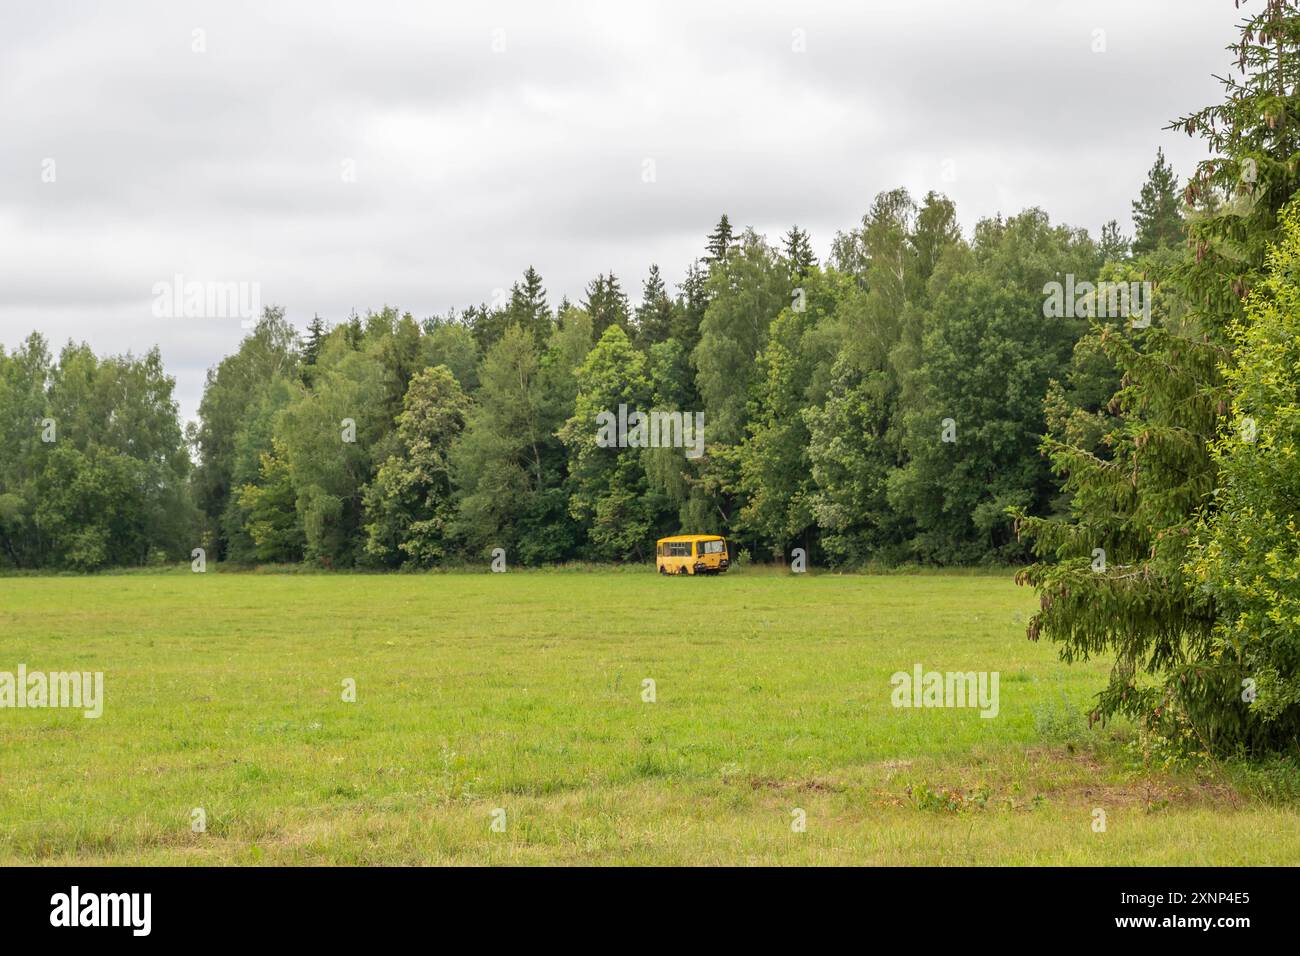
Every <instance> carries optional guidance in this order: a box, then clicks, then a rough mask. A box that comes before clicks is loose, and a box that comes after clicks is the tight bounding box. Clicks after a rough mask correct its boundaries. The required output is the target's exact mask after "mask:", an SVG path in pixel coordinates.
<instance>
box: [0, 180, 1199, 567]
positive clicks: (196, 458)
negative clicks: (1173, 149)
mask: <svg viewBox="0 0 1300 956" xmlns="http://www.w3.org/2000/svg"><path fill="white" fill-rule="evenodd" d="M1134 208H1135V215H1136V216H1137V221H1138V223H1139V230H1138V234H1137V236H1136V239H1135V242H1134V244H1133V250H1130V249H1129V246H1128V243H1126V242H1125V241H1124V239H1123V238H1122V237H1120V235H1119V232H1118V229H1117V228H1116V227H1115V226H1114V224H1113V223H1112V224H1111V226H1108V228H1107V230H1106V231H1105V232H1104V234H1103V235H1102V237H1101V238H1100V240H1094V239H1092V238H1091V237H1090V236H1089V235H1088V234H1087V233H1086V232H1085V231H1084V230H1081V229H1071V228H1069V227H1067V226H1064V225H1059V224H1053V223H1052V222H1051V221H1050V220H1049V218H1048V216H1047V215H1046V214H1045V213H1044V212H1042V211H1041V210H1038V209H1030V210H1026V211H1025V212H1022V213H1020V214H1019V215H1016V216H1012V217H1010V218H1006V219H1003V218H1000V217H999V218H993V219H989V220H985V221H981V222H979V223H978V224H977V225H976V226H975V228H974V231H973V235H972V236H971V238H970V239H966V238H963V236H962V233H961V230H960V228H959V225H958V221H957V216H956V210H955V209H954V207H953V204H952V203H951V202H950V201H949V200H948V199H946V198H945V197H943V196H941V195H939V194H937V193H930V194H929V195H927V196H925V197H924V198H923V199H921V200H920V201H919V202H918V201H917V200H915V199H913V197H911V196H909V195H908V194H907V192H906V191H904V190H901V189H899V190H893V191H890V192H885V193H882V194H881V195H879V196H878V197H877V198H876V200H875V202H874V203H873V204H872V205H871V208H870V209H869V210H868V211H867V213H866V214H865V215H864V216H863V218H862V221H861V223H860V224H859V225H858V226H857V227H856V228H853V229H850V230H848V231H845V232H842V233H840V234H838V235H837V236H836V237H835V240H834V243H833V247H832V249H831V253H830V256H829V259H828V261H827V262H825V263H820V262H818V260H817V258H816V257H815V255H814V254H813V252H812V246H811V242H810V240H809V237H808V235H807V233H805V232H804V231H803V230H800V229H799V228H797V227H795V228H792V229H791V230H790V231H789V232H788V233H787V234H786V235H785V236H784V237H782V240H781V242H780V243H779V244H773V243H772V242H770V241H769V240H768V239H767V238H766V237H764V236H762V235H759V234H757V233H755V232H754V231H753V230H743V231H736V230H734V229H733V227H732V226H731V223H730V221H729V220H728V218H727V217H726V216H725V215H724V216H722V218H721V219H720V220H719V222H718V224H717V226H716V228H715V229H714V230H713V231H712V233H711V234H710V235H709V236H708V237H707V239H706V241H705V243H704V248H703V249H702V255H701V257H700V259H699V260H697V261H696V262H694V263H692V264H691V265H690V266H689V267H688V269H687V270H686V273H685V277H684V279H683V281H682V283H681V284H680V286H679V287H678V288H677V289H676V290H675V291H674V294H670V292H669V289H668V287H667V283H666V282H665V280H664V278H663V275H662V274H661V272H660V270H659V267H658V266H651V267H650V269H649V271H648V275H647V276H646V278H645V280H644V282H643V284H642V289H641V295H640V297H639V299H640V301H639V304H637V305H635V306H633V305H632V304H631V302H630V300H629V297H628V295H627V294H626V293H625V292H624V291H623V288H622V284H621V282H620V279H619V278H618V277H617V276H615V275H613V274H612V273H611V274H601V275H598V276H597V277H596V278H595V279H593V280H592V281H591V283H590V284H589V285H588V286H587V288H586V290H585V295H584V297H583V298H582V300H581V301H580V302H579V303H577V304H574V303H571V302H569V301H567V300H564V301H561V302H560V303H559V304H558V305H557V306H556V307H555V308H552V307H551V306H550V305H549V304H548V301H547V293H546V290H545V288H544V285H543V281H542V278H541V276H540V275H539V274H538V273H537V271H536V270H535V269H533V268H531V267H530V268H529V269H528V270H527V271H526V272H525V273H524V274H523V276H522V277H521V279H520V280H519V281H518V282H516V283H515V284H514V286H513V287H512V288H511V290H510V294H509V297H508V300H507V301H505V302H504V303H502V304H500V305H498V306H497V307H489V306H487V305H480V306H476V307H472V308H468V309H464V310H461V311H459V312H454V313H452V314H449V315H446V316H439V317H434V318H430V319H425V320H424V321H422V322H417V321H416V320H415V318H414V317H412V316H411V315H410V314H409V313H401V312H399V311H398V310H397V309H395V308H391V307H385V308H383V309H380V310H378V311H371V312H369V313H367V314H366V315H365V316H358V315H352V316H350V317H348V318H347V319H345V320H343V321H341V322H339V323H337V324H336V325H334V326H333V327H329V326H327V324H326V323H325V322H324V321H323V320H321V319H320V318H319V317H316V318H314V319H313V320H312V322H311V323H310V325H309V326H308V328H307V332H306V334H305V335H303V336H301V337H300V336H299V335H298V334H297V333H296V331H295V329H294V328H293V326H292V325H291V324H290V323H289V322H288V321H287V320H286V318H285V315H284V311H283V309H281V308H278V307H271V308H268V309H266V310H265V312H264V314H263V315H262V317H261V318H260V320H259V321H258V322H257V324H256V326H255V327H254V328H253V330H252V331H251V332H250V334H249V335H248V336H247V337H246V338H245V339H244V341H243V342H242V343H241V344H240V347H239V349H238V351H237V352H236V353H235V354H233V355H230V356H228V357H226V358H225V359H223V360H222V361H221V362H220V363H219V364H218V365H217V366H216V367H215V368H213V369H212V370H210V372H209V374H208V378H207V383H206V386H205V390H204V394H203V399H202V402H201V404H200V407H199V420H198V422H197V424H196V425H195V426H193V427H191V428H190V429H189V430H188V432H186V431H185V430H184V429H183V428H182V426H181V424H180V422H179V421H178V416H177V411H176V404H175V402H174V401H173V400H172V397H171V389H172V381H171V379H170V378H168V377H167V376H166V375H165V373H164V371H163V369H162V367H161V362H160V359H159V357H158V354H157V352H156V350H155V351H153V352H150V353H149V354H148V355H147V356H145V357H144V358H143V359H134V358H132V357H130V356H127V357H118V358H108V359H102V360H101V359H98V358H96V357H95V356H94V355H93V354H92V353H91V352H90V350H89V349H88V348H87V347H86V346H84V345H81V346H74V345H69V346H68V347H67V348H65V349H64V350H63V352H62V353H61V354H60V355H59V356H58V357H57V359H54V358H52V357H51V356H50V354H49V351H48V348H47V346H46V344H45V342H44V341H43V340H42V339H41V337H40V336H38V335H33V336H32V337H30V338H29V339H28V340H27V341H26V342H24V343H22V344H21V345H20V346H19V347H18V348H17V349H16V350H14V351H13V352H12V353H5V352H3V351H0V389H2V390H3V391H0V408H3V409H6V410H7V413H6V414H5V415H4V416H3V417H4V423H3V427H4V429H5V431H6V433H7V434H6V435H5V439H6V445H5V447H6V448H9V449H11V450H13V452H14V453H13V454H12V455H8V456H6V458H5V462H4V465H3V466H0V489H2V490H3V493H2V494H0V545H2V546H3V558H0V559H2V560H4V561H5V562H6V563H8V564H10V565H12V566H13V567H17V568H60V569H72V570H94V569H97V568H102V567H107V566H110V565H120V564H144V563H148V562H150V561H158V560H167V559H176V558H180V557H187V556H188V555H189V553H190V551H191V549H192V548H193V547H195V546H203V547H205V549H206V550H207V553H208V555H209V557H210V558H214V559H222V560H229V561H234V562H243V563H251V562H277V563H278V562H298V561H309V562H313V563H317V564H322V565H325V566H329V567H334V568H349V567H365V568H399V567H415V568H423V567H430V566H434V565H437V564H440V563H443V562H446V561H449V560H476V559H479V558H482V557H484V556H485V555H486V554H487V553H489V552H490V551H491V550H492V549H493V548H498V547H500V548H504V549H505V550H506V552H507V554H508V555H510V557H511V559H512V560H513V561H515V562H518V563H519V564H522V565H535V564H541V563H547V562H558V561H566V560H573V559H590V560H599V561H638V560H645V559H647V558H648V557H649V556H650V555H651V554H652V553H653V542H654V539H655V538H656V537H658V536H661V535H664V534H668V533H674V532H677V531H681V530H688V531H700V532H717V533H722V534H725V535H727V536H728V537H730V538H731V539H733V541H734V542H735V543H736V546H737V547H738V548H743V549H745V550H747V551H749V552H750V553H751V554H752V555H753V556H754V557H755V558H757V559H762V560H767V559H769V558H781V557H782V556H784V555H788V554H789V552H790V551H791V550H792V549H793V548H795V547H801V548H804V549H805V551H806V552H807V554H808V555H809V558H810V559H811V560H812V561H814V562H824V563H829V564H833V565H836V566H850V567H853V566H861V565H863V564H865V563H867V562H881V563H897V562H906V561H917V562H926V563H936V564H968V563H978V562H986V563H987V562H1007V561H1012V560H1016V559H1018V558H1021V557H1024V556H1025V555H1026V554H1027V551H1026V549H1025V547H1024V546H1023V545H1021V544H1020V543H1019V542H1017V540H1016V536H1015V534H1014V531H1013V528H1012V520H1011V518H1010V517H1009V515H1008V512H1007V509H1008V508H1009V507H1022V508H1024V509H1026V510H1027V511H1029V512H1031V513H1034V514H1051V513H1054V512H1057V511H1059V510H1060V509H1061V508H1062V501H1061V491H1062V489H1061V486H1060V483H1059V482H1058V481H1056V480H1054V478H1053V476H1052V474H1051V471H1050V469H1049V467H1048V463H1047V461H1046V460H1045V459H1044V458H1043V457H1042V456H1041V455H1040V454H1039V452H1038V447H1037V446H1038V444H1039V442H1040V441H1041V439H1042V436H1043V435H1044V434H1045V433H1046V431H1047V425H1048V416H1049V414H1051V410H1052V406H1051V405H1050V403H1048V404H1045V403H1044V400H1043V399H1044V396H1045V395H1047V394H1048V392H1049V389H1060V388H1061V387H1063V384H1064V387H1067V388H1068V389H1070V390H1071V394H1072V395H1077V394H1078V393H1080V392H1081V391H1087V390H1089V389H1091V390H1092V391H1094V392H1098V393H1100V392H1104V391H1106V390H1107V389H1108V388H1110V387H1111V386H1112V385H1113V384H1114V382H1115V381H1116V376H1115V369H1114V367H1113V366H1111V365H1107V364H1105V363H1097V362H1086V363H1080V361H1079V360H1078V358H1077V357H1076V355H1075V348H1076V345H1077V344H1078V343H1079V342H1080V341H1081V339H1082V338H1083V337H1084V336H1085V334H1086V333H1087V332H1088V330H1089V328H1090V320H1089V319H1088V318H1087V317H1084V316H1078V317H1073V318H1051V319H1049V318H1046V317H1045V316H1044V314H1043V287H1044V284H1045V283H1047V282H1049V281H1052V280H1055V279H1059V278H1061V277H1063V276H1066V275H1069V276H1071V277H1078V279H1079V281H1080V282H1082V281H1084V280H1085V279H1088V278H1091V279H1097V278H1098V277H1100V276H1101V275H1102V274H1103V272H1105V273H1106V274H1120V273H1123V274H1125V275H1127V274H1130V273H1131V274H1134V275H1137V274H1147V273H1150V272H1151V271H1152V270H1153V269H1155V268H1158V267H1159V266H1158V264H1159V262H1160V261H1161V257H1163V256H1167V255H1168V254H1169V250H1170V249H1173V248H1174V247H1175V246H1176V245H1177V244H1178V243H1179V241H1180V240H1181V230H1182V222H1181V214H1180V212H1179V204H1178V202H1177V192H1176V181H1175V180H1174V178H1173V176H1172V171H1171V170H1170V169H1169V167H1168V165H1167V164H1166V163H1165V162H1164V159H1163V157H1159V158H1158V160H1157V163H1156V166H1155V167H1154V168H1153V170H1152V173H1151V176H1150V177H1149V182H1148V184H1147V186H1145V187H1143V194H1142V196H1141V197H1140V198H1139V199H1138V200H1137V201H1135V204H1134ZM1137 250H1141V251H1137ZM1116 324H1117V325H1119V324H1120V320H1119V319H1118V318H1117V319H1116ZM620 405H623V406H626V407H627V408H629V409H635V410H641V411H643V412H648V411H649V410H651V409H660V410H676V411H685V412H687V413H694V412H696V411H699V412H702V413H703V416H704V418H703V420H704V434H705V445H704V448H705V454H704V455H701V456H699V457H698V458H692V457H688V456H686V455H684V454H683V452H682V449H680V448H671V447H658V448H633V447H623V448H606V447H601V446H600V445H598V444H597V441H596V437H597V431H598V429H597V426H596V421H597V416H599V415H600V413H601V412H604V411H610V410H614V409H617V408H618V407H619V406H620ZM47 419H48V420H51V421H52V422H53V423H54V426H53V427H54V440H53V441H47V440H43V437H42V434H41V429H40V427H39V425H40V423H41V422H42V421H45V420H47ZM945 422H947V423H950V424H948V425H947V429H948V433H947V434H946V435H945V434H944V429H945V424H944V423H945ZM45 437H49V436H45Z"/></svg>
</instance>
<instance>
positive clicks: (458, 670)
mask: <svg viewBox="0 0 1300 956" xmlns="http://www.w3.org/2000/svg"><path fill="white" fill-rule="evenodd" d="M1034 600H1035V598H1034V596H1033V594H1032V593H1031V592H1029V591H1027V590H1024V589H1018V588H1016V587H1015V586H1014V585H1013V584H1012V583H1011V582H1010V580H1009V578H1008V576H1006V575H997V576H993V575H978V574H964V575H963V574H951V575H938V574H935V575H911V576H837V575H828V574H822V575H802V576H791V575H784V574H775V573H761V572H754V571H752V570H751V571H747V572H746V573H741V574H734V575H731V576H724V577H721V578H710V579H694V578H691V579H667V580H665V579H661V578H659V577H657V576H656V575H654V574H652V573H640V572H628V571H623V572H619V571H602V572H589V573H583V572H549V573H548V572H535V573H518V572H513V571H512V572H510V573H507V574H486V573H484V574H469V573H465V574H442V575H437V574H435V575H424V576H413V575H392V576H375V575H333V574H319V575H266V574H235V573H228V572H227V573H223V572H222V571H221V570H219V569H217V570H211V571H209V573H207V574H203V575H198V574H190V573H160V574H148V575H146V574H136V575H120V576H99V577H84V578H72V577H66V578H65V577H34V578H23V577H11V578H0V671H15V670H16V669H17V667H18V665H19V664H20V663H23V664H26V666H27V668H28V670H29V671H30V670H38V669H39V670H45V671H59V670H91V671H103V672H104V685H105V697H106V702H105V705H104V713H103V716H102V717H101V718H99V719H98V720H93V719H85V718H83V717H82V716H81V714H80V712H75V711H69V710H50V709H47V710H15V709H2V710H0V863H4V864H13V863H128V864H151V863H159V864H162V863H169V864H176V863H179V864H188V863H193V864H250V863H268V864H270V863H329V864H332V863H337V864H421V863H428V864H438V863H456V864H481V863H499V864H528V863H562V864H615V863H638V864H695V863H735V864H769V863H781V864H806V863H817V864H910V863H927V864H1002V863H1006V864H1015V863H1044V864H1046V863H1063V864H1075V863H1099V864H1131V863H1151V864H1285V863H1294V862H1295V861H1296V860H1298V859H1300V812H1298V808H1297V806H1296V805H1295V804H1294V803H1286V802H1278V801H1276V800H1273V801H1266V800H1264V799H1262V798H1260V797H1259V796H1257V795H1255V794H1254V793H1253V792H1252V791H1251V790H1250V788H1248V787H1242V786H1240V785H1234V784H1233V783H1232V782H1231V780H1232V779H1233V778H1232V777H1231V775H1230V774H1225V773H1224V772H1223V771H1221V770H1220V769H1218V768H1215V767H1201V768H1193V769H1178V770H1169V769H1166V768H1163V767H1162V766H1160V765H1158V764H1157V763H1154V762H1152V761H1151V760H1144V759H1143V757H1142V755H1141V754H1140V753H1139V752H1138V751H1139V750H1140V748H1138V747H1137V746H1136V744H1135V735H1134V734H1133V732H1132V731H1131V729H1129V728H1125V727H1114V726H1112V727H1110V728H1107V729H1105V730H1101V729H1093V730H1089V729H1088V728H1087V726H1086V721H1085V719H1084V718H1083V716H1082V714H1083V711H1084V708H1085V706H1086V704H1087V701H1088V700H1089V698H1090V697H1091V695H1092V694H1093V693H1094V692H1095V691H1096V690H1097V689H1098V687H1099V686H1100V685H1101V682H1102V680H1103V675H1104V673H1105V665H1104V663H1101V662H1095V663H1093V664H1090V665H1073V666H1067V665H1064V664H1062V663H1060V662H1059V661H1058V660H1057V659H1056V654H1055V650H1054V648H1053V647H1052V646H1050V645H1046V644H1032V643H1029V642H1028V641H1026V640H1025V638H1024V624H1023V619H1024V617H1025V616H1026V615H1027V614H1028V613H1029V610H1030V609H1031V607H1032V606H1033V603H1034ZM917 663H920V664H921V665H923V667H924V668H925V669H926V670H939V671H948V670H959V671H971V670H974V671H981V670H988V671H994V670H996V671H998V672H999V673H1000V675H1001V683H1000V702H999V703H1000V710H999V714H998V716H997V717H996V718H993V719H984V718H981V717H980V716H979V714H978V713H977V712H976V711H975V710H970V709H903V708H894V707H892V706H891V700H890V698H891V692H892V687H891V685H890V675H891V674H893V673H894V672H895V671H899V670H904V671H911V669H912V668H913V666H914V665H915V664H917ZM647 678H649V679H652V680H653V681H654V682H655V684H654V690H655V701H654V702H652V703H650V702H645V701H643V699H642V698H643V681H644V680H645V679H647ZM349 679H350V680H354V681H355V686H356V700H355V702H347V701H345V700H343V696H344V693H343V687H344V681H345V680H349ZM195 808H202V809H203V811H204V814H205V815H206V832H202V833H196V832H193V830H192V827H191V821H192V811H193V810H194V809H195ZM498 809H501V810H504V811H505V830H504V832H495V831H494V830H493V829H492V828H491V824H492V822H493V819H494V811H496V810H498ZM1095 809H1101V810H1103V811H1104V812H1105V815H1106V829H1105V832H1094V829H1093V823H1094V819H1095V818H1094V810H1095ZM796 810H802V811H804V813H805V814H806V830H805V831H804V832H796V831H795V830H794V829H793V828H792V821H794V820H795V819H796V814H795V811H796ZM497 819H499V815H498V816H497Z"/></svg>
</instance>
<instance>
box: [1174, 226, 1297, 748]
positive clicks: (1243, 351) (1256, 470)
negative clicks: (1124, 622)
mask: <svg viewBox="0 0 1300 956" xmlns="http://www.w3.org/2000/svg"><path fill="white" fill-rule="evenodd" d="M1282 226H1283V237H1282V241H1281V242H1280V243H1279V245H1278V246H1277V247H1276V249H1275V250H1274V251H1273V253H1272V254H1271V255H1270V257H1269V271H1268V275H1267V277H1266V278H1265V280H1264V282H1263V283H1262V284H1261V285H1260V286H1259V287H1258V288H1257V289H1256V290H1255V291H1254V292H1253V293H1252V294H1251V296H1250V299H1249V301H1248V304H1247V308H1246V316H1245V318H1244V320H1242V321H1239V322H1237V323H1235V324H1234V325H1233V326H1232V328H1231V330H1230V332H1231V336H1232V341H1233V344H1234V350H1233V356H1232V362H1231V364H1230V365H1229V366H1228V368H1227V370H1226V373H1225V374H1226V384H1227V386H1228V388H1229V389H1230V390H1231V392H1232V395H1233V399H1232V410H1231V413H1230V415H1229V416H1227V418H1226V420H1225V421H1224V427H1223V430H1222V431H1221V433H1220V436H1219V438H1218V440H1217V441H1215V442H1214V444H1213V445H1212V446H1211V447H1212V454H1213V458H1214V462H1215V464H1216V465H1217V467H1218V476H1219V477H1218V487H1217V488H1216V489H1215V492H1214V501H1213V505H1212V507H1208V508H1206V509H1205V511H1204V512H1203V514H1202V516H1201V520H1200V521H1199V523H1198V525H1197V528H1196V540H1195V544H1194V547H1193V549H1192V552H1191V554H1190V556H1189V560H1188V568H1187V570H1188V572H1189V573H1190V575H1191V576H1192V579H1193V580H1194V581H1195V582H1197V583H1198V584H1199V586H1200V587H1201V588H1202V589H1203V590H1204V591H1205V592H1206V593H1207V594H1208V595H1209V597H1210V598H1211V599H1212V600H1213V602H1214V604H1215V606H1216V608H1217V609H1218V620H1217V621H1216V624H1215V628H1214V634H1213V640H1212V642H1211V643H1210V646H1209V648H1208V650H1207V653H1206V654H1205V655H1204V656H1203V658H1201V659H1200V660H1198V661H1197V662H1196V666H1197V668H1198V669H1199V670H1200V671H1202V672H1204V673H1209V674H1213V675H1214V678H1213V681H1212V686H1213V687H1214V688H1215V689H1216V690H1217V692H1218V693H1220V694H1222V695H1223V696H1224V697H1225V698H1226V699H1225V701H1224V706H1221V707H1220V708H1218V710H1219V711H1220V712H1221V713H1220V714H1218V715H1217V716H1219V718H1220V719H1221V720H1222V719H1227V718H1231V719H1233V722H1234V727H1233V731H1232V735H1233V737H1234V739H1237V740H1239V741H1241V742H1243V743H1244V744H1245V745H1246V746H1248V747H1250V748H1251V749H1273V750H1291V751H1293V752H1294V751H1295V750H1296V749H1297V748H1298V747H1300V206H1297V205H1296V204H1295V203H1294V202H1293V203H1292V204H1291V205H1290V206H1289V207H1288V208H1287V210H1286V213H1285V215H1284V218H1283V220H1282Z"/></svg>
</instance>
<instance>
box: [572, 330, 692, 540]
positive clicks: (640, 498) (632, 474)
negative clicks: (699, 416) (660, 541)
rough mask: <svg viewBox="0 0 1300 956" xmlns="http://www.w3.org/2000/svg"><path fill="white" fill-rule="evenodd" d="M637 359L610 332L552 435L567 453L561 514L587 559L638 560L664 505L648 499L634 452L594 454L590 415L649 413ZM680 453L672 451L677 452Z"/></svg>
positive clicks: (641, 362) (580, 373)
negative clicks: (584, 540) (582, 533)
mask: <svg viewBox="0 0 1300 956" xmlns="http://www.w3.org/2000/svg"><path fill="white" fill-rule="evenodd" d="M645 365H646V362H645V356H644V355H643V354H642V353H640V352H638V351H637V350H636V349H635V348H634V347H633V345H632V343H631V341H630V340H629V339H628V337H627V335H626V334H625V333H624V332H623V330H622V329H621V328H619V327H618V326H616V325H614V326H610V327H609V328H608V329H606V331H605V334H604V335H602V336H601V338H600V341H599V342H597V343H596V347H595V348H593V349H592V350H591V353H590V354H589V355H588V356H587V358H586V360H585V361H584V362H583V363H582V366H581V367H580V368H579V369H578V370H577V385H578V392H577V397H576V400H575V403H574V411H573V416H572V417H571V418H570V419H569V420H568V421H567V422H566V423H565V425H564V427H563V428H562V429H561V430H560V438H561V440H562V441H563V442H564V444H565V446H566V447H567V448H568V451H569V486H570V494H569V513H570V515H572V517H573V518H574V519H575V520H576V521H577V522H579V524H581V525H582V526H583V527H585V528H586V529H587V535H588V540H589V541H590V543H591V550H592V553H593V556H595V557H598V558H604V559H622V558H631V557H635V558H644V557H645V555H646V553H647V551H646V548H647V545H648V544H649V543H652V541H653V539H652V534H651V533H652V531H653V529H654V528H655V525H656V518H657V517H658V512H659V511H661V510H662V509H663V506H664V504H665V501H664V499H663V497H662V496H658V495H653V494H650V492H649V486H648V483H647V480H646V472H645V468H644V465H643V463H642V460H641V453H642V449H641V448H633V447H617V446H615V447H601V446H600V445H599V444H598V443H597V439H598V428H597V416H598V415H601V414H602V413H604V414H609V415H613V416H617V415H618V413H619V406H620V405H623V406H625V414H627V415H632V414H643V415H644V414H648V413H649V412H650V411H651V410H652V403H651V388H650V380H649V378H648V377H647V376H646V370H645ZM678 454H680V452H678Z"/></svg>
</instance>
